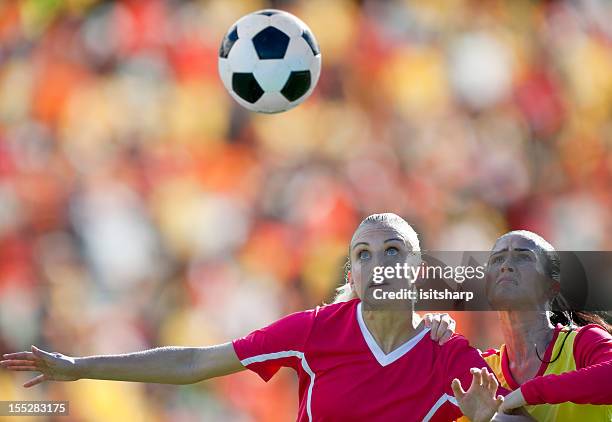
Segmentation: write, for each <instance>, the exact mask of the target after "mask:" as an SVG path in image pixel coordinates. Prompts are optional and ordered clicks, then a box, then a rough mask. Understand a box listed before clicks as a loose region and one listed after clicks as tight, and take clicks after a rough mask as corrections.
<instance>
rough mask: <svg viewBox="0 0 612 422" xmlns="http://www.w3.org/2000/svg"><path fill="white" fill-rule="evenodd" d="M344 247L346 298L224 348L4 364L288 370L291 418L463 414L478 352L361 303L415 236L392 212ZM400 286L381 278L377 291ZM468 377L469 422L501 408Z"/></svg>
mask: <svg viewBox="0 0 612 422" xmlns="http://www.w3.org/2000/svg"><path fill="white" fill-rule="evenodd" d="M349 250H350V256H349V259H350V263H351V272H350V274H349V275H348V283H347V285H346V286H345V288H344V289H343V291H344V292H345V293H346V294H347V295H350V297H347V299H350V300H347V301H338V302H337V303H333V304H331V305H325V306H320V307H317V308H315V309H311V310H307V311H303V312H297V313H294V314H291V315H288V316H286V317H284V318H282V319H280V320H278V321H276V322H274V323H273V324H271V325H269V326H267V327H265V328H262V329H259V330H255V331H253V332H252V333H250V334H249V335H247V336H245V337H243V338H239V339H236V340H234V341H233V342H230V343H225V344H220V345H217V346H210V347H194V348H192V347H163V348H158V349H152V350H147V351H144V352H137V353H130V354H124V355H106V356H90V357H80V358H72V357H69V356H65V355H62V354H59V353H48V352H45V351H43V350H40V349H37V348H35V347H32V351H31V352H21V353H14V354H9V355H5V359H7V360H5V361H2V365H3V366H5V367H7V368H8V369H11V370H16V371H22V370H23V371H38V372H41V374H40V375H38V376H37V377H35V378H33V379H32V380H30V381H29V382H27V383H26V384H25V386H33V385H36V384H38V383H41V382H43V381H47V380H56V381H73V380H77V379H80V378H93V379H105V380H121V381H138V382H153V383H168V384H189V383H195V382H199V381H203V380H206V379H209V378H213V377H217V376H221V375H228V374H231V373H234V372H238V371H241V370H244V369H250V370H252V371H254V372H256V373H257V374H258V375H259V376H260V377H261V378H263V379H264V380H266V381H267V380H269V379H270V378H271V377H272V376H273V375H274V374H275V373H276V372H277V371H278V369H279V368H280V367H283V366H285V367H290V368H293V369H294V370H295V372H296V373H297V376H298V380H299V388H298V390H299V392H298V396H299V410H298V415H297V420H298V421H314V420H317V421H347V420H354V421H358V420H369V421H399V420H402V421H430V420H431V421H452V420H455V419H456V418H457V417H459V416H461V414H462V413H461V411H460V409H459V407H458V403H457V401H456V400H455V398H454V397H453V392H452V390H451V381H453V380H457V381H455V383H459V381H458V380H460V382H461V383H463V385H467V384H468V383H469V382H470V381H472V375H471V374H470V369H471V368H473V367H478V368H482V367H486V364H485V362H484V360H483V359H482V358H481V356H480V354H479V353H478V351H477V350H476V349H474V348H472V347H470V346H469V345H468V342H467V340H465V339H464V338H462V337H461V336H457V335H454V336H452V337H451V338H449V339H446V338H444V339H443V340H448V341H446V342H445V343H444V344H443V345H440V344H439V342H438V341H434V340H433V339H432V336H431V334H430V331H431V330H430V328H427V327H426V324H425V323H424V322H423V321H422V320H421V319H420V318H419V317H418V315H417V314H416V313H415V312H414V310H413V309H378V310H375V309H369V308H368V307H367V306H363V300H366V298H370V297H371V292H372V289H374V288H379V287H380V286H379V285H375V283H373V282H372V273H373V269H374V267H376V266H380V265H389V266H392V265H395V264H397V263H400V264H403V263H405V262H408V261H409V260H410V259H412V258H413V257H414V255H415V253H416V252H418V251H419V250H420V246H419V240H418V237H417V234H416V232H415V231H414V230H413V229H412V227H411V226H410V225H409V224H408V223H407V222H406V221H404V220H403V219H402V218H400V217H399V216H397V215H395V214H389V213H387V214H374V215H371V216H369V217H367V218H366V219H365V220H364V221H363V222H362V223H361V224H360V225H359V227H358V228H357V230H356V231H355V233H354V235H353V238H352V240H351V243H350V246H349ZM405 283H406V280H401V279H393V280H387V281H386V282H385V283H384V285H383V286H382V287H383V288H384V289H386V290H394V289H398V288H401V287H406V285H405ZM437 325H438V326H439V325H440V324H437ZM441 325H442V329H441V331H446V329H445V324H441ZM436 331H438V330H437V329H436ZM441 334H445V333H441ZM448 336H449V335H448V334H447V337H448ZM434 337H435V338H438V337H440V336H439V335H437V333H436V335H435V336H434ZM476 372H478V375H476ZM474 374H475V375H474V378H477V377H479V381H480V383H481V384H482V383H484V385H485V386H486V388H474V386H472V387H470V389H469V390H468V392H467V393H466V394H465V395H463V396H462V398H461V405H462V409H463V410H464V413H465V414H466V415H467V416H469V417H470V419H471V420H473V421H488V420H490V418H491V416H492V413H493V412H494V410H493V411H491V410H490V409H496V408H497V407H498V406H499V404H500V403H501V398H500V397H499V396H497V392H498V391H497V390H498V384H497V380H496V379H495V377H494V376H493V375H488V376H486V377H485V378H484V379H482V376H481V372H480V371H474ZM500 391H502V392H504V393H505V391H503V390H500Z"/></svg>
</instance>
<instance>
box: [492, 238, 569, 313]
mask: <svg viewBox="0 0 612 422" xmlns="http://www.w3.org/2000/svg"><path fill="white" fill-rule="evenodd" d="M545 259H546V258H545V257H544V256H542V254H540V253H539V248H538V246H537V245H536V244H535V243H534V242H533V241H532V240H531V239H529V238H527V237H524V236H522V235H519V234H512V235H508V236H504V237H502V238H501V239H499V240H498V241H497V242H496V243H495V246H494V247H493V250H492V251H491V254H490V255H489V262H488V264H487V270H486V279H485V280H486V293H487V299H488V301H489V303H490V304H491V305H492V306H493V307H494V308H495V309H505V310H518V309H520V310H532V311H533V310H544V309H545V305H546V303H547V302H548V301H549V300H550V299H551V298H552V297H553V296H554V295H555V294H556V293H557V292H558V288H559V286H558V283H557V282H555V281H554V280H552V279H550V278H549V277H548V275H547V274H546V270H545V262H544V260H545Z"/></svg>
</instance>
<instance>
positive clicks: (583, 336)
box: [574, 324, 612, 345]
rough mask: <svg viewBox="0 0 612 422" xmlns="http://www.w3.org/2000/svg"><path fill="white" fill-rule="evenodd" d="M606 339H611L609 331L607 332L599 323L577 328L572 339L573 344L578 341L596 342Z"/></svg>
mask: <svg viewBox="0 0 612 422" xmlns="http://www.w3.org/2000/svg"><path fill="white" fill-rule="evenodd" d="M607 340H612V336H611V335H610V333H608V332H607V331H606V330H605V329H604V328H603V327H602V326H601V325H597V324H589V325H585V326H584V327H580V328H578V330H577V333H576V338H575V339H574V345H577V344H579V343H582V344H590V343H598V342H600V341H607Z"/></svg>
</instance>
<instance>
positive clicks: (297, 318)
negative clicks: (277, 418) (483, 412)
mask: <svg viewBox="0 0 612 422" xmlns="http://www.w3.org/2000/svg"><path fill="white" fill-rule="evenodd" d="M428 332H429V330H422V331H420V332H419V333H418V334H417V335H416V336H414V337H413V338H411V339H410V340H408V341H407V342H406V343H404V344H403V345H402V346H400V347H398V348H397V349H395V350H394V351H392V352H391V353H388V354H385V353H384V352H383V351H382V350H381V348H380V347H379V346H378V344H377V343H376V341H375V340H374V338H373V336H372V334H371V333H370V332H369V331H368V329H367V327H366V325H365V323H364V321H363V317H362V314H361V302H360V301H359V300H358V299H355V300H352V301H349V302H343V303H337V304H332V305H326V306H322V307H317V308H316V309H312V310H309V311H304V312H297V313H294V314H291V315H289V316H286V317H284V318H282V319H280V320H278V321H276V322H275V323H273V324H271V325H269V326H267V327H265V328H263V329H260V330H256V331H253V332H252V333H251V334H249V335H247V336H246V337H243V338H240V339H237V340H234V342H233V344H234V349H235V351H236V354H237V355H238V358H239V359H240V361H241V363H242V364H243V365H244V366H245V367H247V368H248V369H250V370H252V371H254V372H256V373H257V374H258V375H259V376H260V377H261V378H263V379H264V380H266V381H268V380H269V379H270V378H271V377H272V376H273V375H274V374H275V373H276V372H277V371H278V370H279V368H280V367H281V366H286V367H290V368H293V369H294V370H295V371H296V372H297V374H298V377H299V412H298V417H297V420H298V421H347V420H353V421H360V420H368V421H400V420H401V421H452V420H454V419H456V418H457V417H459V416H461V411H460V410H459V407H458V406H457V402H456V400H455V398H454V396H453V392H452V390H451V382H452V380H453V378H459V380H460V381H461V384H462V386H463V387H464V389H467V388H468V387H469V385H470V384H471V381H472V375H471V374H470V368H472V367H477V368H482V367H485V366H487V365H486V363H485V361H484V360H483V359H482V357H481V356H480V354H479V353H478V351H477V350H476V349H474V348H472V347H470V346H469V344H468V342H467V340H466V339H465V338H463V337H461V336H458V335H454V336H453V337H452V338H451V339H450V340H449V341H448V342H447V343H446V344H444V345H443V346H440V345H438V343H436V342H434V341H432V340H431V339H430V336H429V335H427V334H428ZM500 393H501V394H505V393H506V391H505V390H504V391H503V392H502V391H500Z"/></svg>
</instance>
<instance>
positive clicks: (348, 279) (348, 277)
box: [346, 270, 355, 289]
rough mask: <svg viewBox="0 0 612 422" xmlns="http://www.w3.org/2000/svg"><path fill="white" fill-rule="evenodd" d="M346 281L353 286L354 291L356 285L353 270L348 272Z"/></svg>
mask: <svg viewBox="0 0 612 422" xmlns="http://www.w3.org/2000/svg"><path fill="white" fill-rule="evenodd" d="M346 281H347V283H348V284H350V285H351V288H352V289H354V288H355V283H354V282H353V275H352V274H351V270H348V271H347V272H346Z"/></svg>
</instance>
